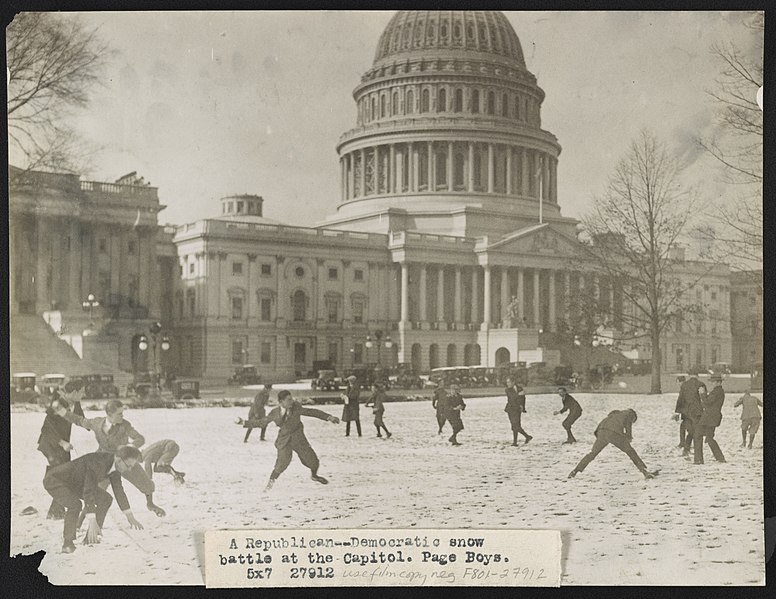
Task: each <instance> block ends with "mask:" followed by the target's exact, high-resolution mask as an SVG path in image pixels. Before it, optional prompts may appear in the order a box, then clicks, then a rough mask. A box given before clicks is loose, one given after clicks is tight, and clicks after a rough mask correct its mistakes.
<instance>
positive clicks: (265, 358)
mask: <svg viewBox="0 0 776 599" xmlns="http://www.w3.org/2000/svg"><path fill="white" fill-rule="evenodd" d="M260 347H261V351H260V352H259V362H261V363H262V364H271V363H272V343H270V342H269V341H262V342H261V346H260Z"/></svg>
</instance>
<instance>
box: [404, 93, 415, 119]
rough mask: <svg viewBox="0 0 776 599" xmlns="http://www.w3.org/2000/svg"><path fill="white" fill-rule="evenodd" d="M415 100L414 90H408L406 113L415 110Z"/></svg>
mask: <svg viewBox="0 0 776 599" xmlns="http://www.w3.org/2000/svg"><path fill="white" fill-rule="evenodd" d="M414 100H415V98H414V97H413V94H412V90H411V89H408V90H407V103H406V104H405V105H404V113H405V114H412V113H413V111H414Z"/></svg>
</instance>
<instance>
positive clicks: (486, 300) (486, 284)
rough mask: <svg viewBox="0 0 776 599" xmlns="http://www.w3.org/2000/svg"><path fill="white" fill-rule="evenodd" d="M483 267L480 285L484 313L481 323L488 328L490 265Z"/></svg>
mask: <svg viewBox="0 0 776 599" xmlns="http://www.w3.org/2000/svg"><path fill="white" fill-rule="evenodd" d="M484 268H485V280H484V281H483V285H482V291H483V295H484V298H483V302H484V303H483V312H484V314H483V318H482V321H483V324H484V325H485V326H486V327H487V328H490V308H491V303H490V291H491V289H490V265H489V264H486V265H485V266H484Z"/></svg>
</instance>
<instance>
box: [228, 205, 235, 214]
mask: <svg viewBox="0 0 776 599" xmlns="http://www.w3.org/2000/svg"><path fill="white" fill-rule="evenodd" d="M228 211H229V214H231V213H232V212H234V202H229V208H228Z"/></svg>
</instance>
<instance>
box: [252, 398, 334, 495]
mask: <svg viewBox="0 0 776 599" xmlns="http://www.w3.org/2000/svg"><path fill="white" fill-rule="evenodd" d="M278 401H279V402H280V405H279V406H277V407H276V408H274V409H272V410H271V411H270V413H269V414H267V415H266V416H265V417H264V418H260V419H259V420H254V421H252V422H250V421H244V420H243V419H242V418H238V419H237V424H242V425H243V426H246V427H248V426H253V427H259V426H265V425H266V424H269V423H270V422H274V423H275V424H277V425H278V428H279V429H280V430H279V431H278V437H277V439H276V440H275V447H276V448H277V451H278V455H277V459H276V460H275V467H274V468H273V469H272V473H271V474H270V475H269V482H267V488H266V490H267V491H269V490H270V489H271V488H272V486H273V485H274V484H275V481H276V480H277V479H278V477H279V476H280V475H281V474H283V472H284V471H285V469H286V468H288V465H289V464H290V463H291V458H292V457H293V453H294V452H296V455H298V456H299V460H300V461H301V462H302V464H304V465H305V466H307V467H308V468H309V469H310V473H311V474H312V476H311V478H312V479H313V480H314V481H315V482H317V483H321V484H323V485H325V484H328V482H329V481H328V480H326V479H325V478H324V477H322V476H319V475H318V467H319V465H320V462H319V461H318V456H317V455H316V454H315V451H314V450H313V448H312V447H311V446H310V442H309V441H308V440H307V437H306V436H305V434H304V425H303V424H302V416H312V417H313V418H318V419H319V420H327V421H328V422H333V423H334V424H339V418H337V417H336V416H331V415H330V414H327V413H326V412H324V411H322V410H316V409H315V408H305V407H303V406H302V404H300V403H298V402H297V401H295V400H294V398H293V397H291V392H290V391H288V390H287V389H283V390H282V391H280V393H278Z"/></svg>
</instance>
